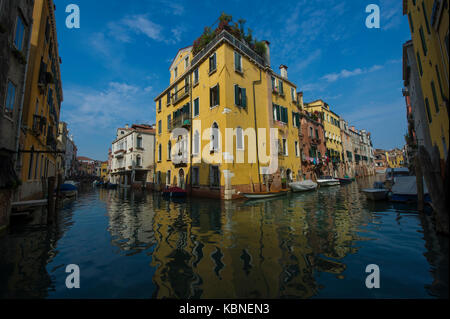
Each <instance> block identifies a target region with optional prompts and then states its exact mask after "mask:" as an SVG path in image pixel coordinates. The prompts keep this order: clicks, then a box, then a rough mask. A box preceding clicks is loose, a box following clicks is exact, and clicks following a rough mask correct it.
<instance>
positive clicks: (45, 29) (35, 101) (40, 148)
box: [19, 0, 63, 199]
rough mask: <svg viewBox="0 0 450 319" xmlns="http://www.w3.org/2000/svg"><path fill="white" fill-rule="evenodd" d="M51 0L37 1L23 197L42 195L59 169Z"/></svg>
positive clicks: (56, 59) (25, 125)
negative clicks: (43, 186)
mask: <svg viewBox="0 0 450 319" xmlns="http://www.w3.org/2000/svg"><path fill="white" fill-rule="evenodd" d="M59 64H60V58H59V53H58V40H57V37H56V20H55V12H54V3H53V1H52V0H36V1H35V4H34V11H33V31H32V36H31V47H30V57H29V64H28V71H27V86H26V91H25V96H24V109H23V114H22V131H21V132H22V136H21V141H20V144H21V145H20V149H21V150H22V153H21V163H22V165H21V180H22V182H23V184H22V185H21V187H20V190H19V192H20V193H19V197H20V199H31V198H36V197H41V196H42V183H44V182H45V179H46V178H47V177H50V176H55V174H56V170H57V167H56V165H57V155H56V153H55V151H57V139H56V138H57V131H58V122H59V114H60V108H61V102H62V100H63V93H62V85H61V74H60V67H59Z"/></svg>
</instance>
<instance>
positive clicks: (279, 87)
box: [278, 80, 284, 95]
mask: <svg viewBox="0 0 450 319" xmlns="http://www.w3.org/2000/svg"><path fill="white" fill-rule="evenodd" d="M278 89H279V91H280V94H281V95H283V94H284V90H283V81H280V80H278Z"/></svg>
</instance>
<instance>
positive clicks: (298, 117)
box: [295, 113, 300, 128]
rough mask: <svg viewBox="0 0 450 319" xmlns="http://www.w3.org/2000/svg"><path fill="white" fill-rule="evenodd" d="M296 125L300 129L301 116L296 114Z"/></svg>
mask: <svg viewBox="0 0 450 319" xmlns="http://www.w3.org/2000/svg"><path fill="white" fill-rule="evenodd" d="M295 124H296V125H297V127H298V128H300V114H298V113H297V114H296V117H295Z"/></svg>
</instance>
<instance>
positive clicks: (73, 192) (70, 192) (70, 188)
mask: <svg viewBox="0 0 450 319" xmlns="http://www.w3.org/2000/svg"><path fill="white" fill-rule="evenodd" d="M59 191H60V192H61V194H62V195H64V196H65V197H74V196H77V195H78V188H77V187H76V186H75V185H73V184H68V183H64V184H62V185H61V186H60V187H59Z"/></svg>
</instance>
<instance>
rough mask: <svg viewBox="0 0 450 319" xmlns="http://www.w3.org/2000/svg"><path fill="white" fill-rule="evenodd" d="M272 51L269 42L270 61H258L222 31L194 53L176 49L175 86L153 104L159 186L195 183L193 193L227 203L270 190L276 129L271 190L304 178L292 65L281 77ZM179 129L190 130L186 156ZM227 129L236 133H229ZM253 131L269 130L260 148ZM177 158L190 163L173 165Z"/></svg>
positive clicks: (259, 58) (260, 58)
mask: <svg viewBox="0 0 450 319" xmlns="http://www.w3.org/2000/svg"><path fill="white" fill-rule="evenodd" d="M268 50H269V45H268V43H266V56H265V57H263V56H260V55H258V54H257V53H256V52H255V51H253V50H252V49H250V48H249V47H248V46H247V45H245V44H244V43H243V42H240V41H239V40H238V39H236V38H234V36H232V35H231V34H230V33H228V32H227V31H226V30H224V31H222V32H221V33H219V34H218V35H216V37H215V39H214V40H213V41H212V42H211V43H210V46H209V47H207V48H206V49H203V50H202V51H200V52H198V53H196V54H193V47H192V46H190V47H187V48H184V49H181V50H179V51H178V54H177V55H176V57H175V59H174V60H173V62H172V64H171V66H170V84H169V86H168V87H167V88H166V89H165V90H164V91H163V92H161V93H160V94H159V95H158V96H157V97H156V98H155V102H156V122H157V128H156V129H157V132H156V140H157V144H156V148H155V158H156V166H157V169H156V177H155V182H156V183H157V184H159V185H164V184H165V185H168V184H170V185H174V186H182V187H186V186H187V185H189V186H190V184H191V183H192V193H193V194H194V195H204V196H210V197H221V198H225V199H231V198H235V197H237V196H239V195H238V192H239V191H240V192H251V191H259V190H260V188H259V185H261V187H262V189H261V190H265V189H264V186H263V185H264V181H263V177H262V176H261V175H260V174H259V171H258V170H259V169H260V168H262V167H267V166H269V159H267V161H263V159H262V157H263V156H264V157H269V153H270V146H271V145H270V131H269V128H272V127H274V128H278V129H279V136H278V143H277V142H276V141H274V153H275V152H277V150H278V151H279V152H277V153H279V154H276V153H275V157H277V159H278V168H279V170H278V171H277V173H276V174H275V177H274V182H273V184H272V186H273V189H277V188H280V187H282V185H281V182H282V180H283V179H284V178H292V179H296V178H297V176H300V174H299V173H300V168H301V161H300V158H299V156H300V151H299V144H298V128H297V127H295V120H294V118H293V113H296V112H298V109H297V94H296V86H295V85H294V84H293V83H292V82H290V81H289V80H288V79H287V67H285V66H281V67H280V68H281V73H282V75H278V74H275V73H274V72H273V71H272V70H271V69H270V67H269V66H270V62H269V61H268ZM197 120H199V121H197ZM176 128H185V129H187V132H188V134H187V137H186V138H185V139H183V141H184V144H183V145H187V146H188V147H187V150H186V149H183V150H182V151H179V152H177V151H176V149H175V144H176V142H177V139H175V138H173V139H170V134H171V132H173V131H174V129H176ZM227 128H229V129H231V130H233V131H231V135H227V132H226V129H227ZM256 128H262V129H265V130H266V131H265V132H263V133H262V134H261V135H260V136H258V143H256V136H255V135H256V134H252V132H250V130H254V131H253V132H255V133H256ZM247 129H248V130H247ZM233 133H234V134H233ZM176 136H178V134H176ZM228 136H230V138H227V137H228ZM246 136H247V138H246ZM189 141H190V142H191V143H188V142H189ZM180 144H181V143H180ZM257 144H258V147H259V154H260V156H259V162H258V158H257V151H256V149H257V148H256V145H257ZM277 146H278V147H277ZM177 154H180V155H181V158H182V159H186V161H185V163H181V164H175V163H174V157H175V155H177ZM189 154H193V156H192V157H191V156H189ZM249 158H250V159H249ZM207 161H209V162H210V163H211V164H207ZM189 177H191V178H189Z"/></svg>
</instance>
